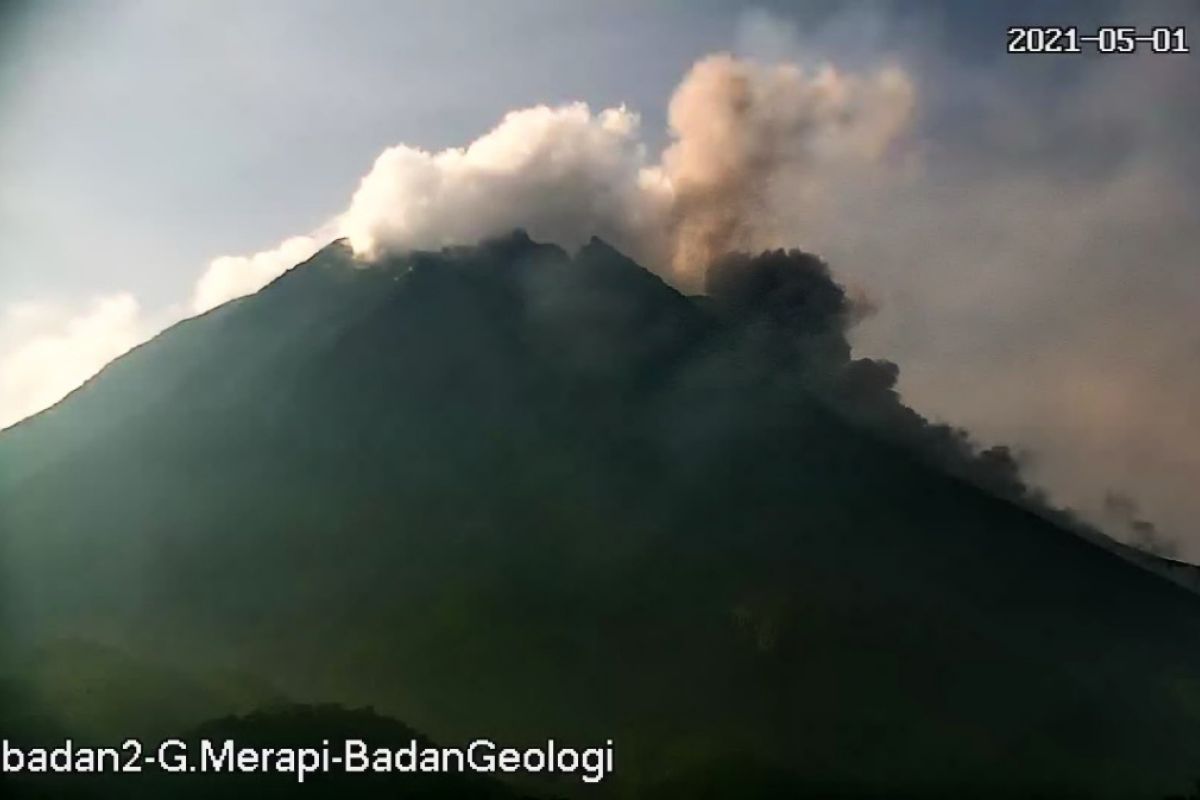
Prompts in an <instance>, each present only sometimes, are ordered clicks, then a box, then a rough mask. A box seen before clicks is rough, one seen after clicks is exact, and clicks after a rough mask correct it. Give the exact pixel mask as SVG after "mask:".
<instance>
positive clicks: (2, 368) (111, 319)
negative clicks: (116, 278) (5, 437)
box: [0, 294, 154, 429]
mask: <svg viewBox="0 0 1200 800" xmlns="http://www.w3.org/2000/svg"><path fill="white" fill-rule="evenodd" d="M153 332H154V331H152V330H149V329H147V327H146V324H145V322H144V320H143V317H142V313H141V308H140V307H139V305H138V301H137V300H136V299H135V298H134V297H133V295H131V294H118V295H112V296H108V297H99V298H96V299H94V300H92V301H91V302H90V303H88V304H87V305H85V306H83V307H70V306H62V305H55V304H44V303H20V304H17V305H14V306H10V307H9V308H8V309H7V310H6V311H5V312H4V313H3V315H0V429H3V428H6V427H9V426H10V425H12V424H14V423H16V422H18V421H20V420H21V419H23V418H25V417H27V416H29V415H30V414H33V413H36V412H38V411H41V410H42V409H44V408H47V407H49V406H51V405H53V404H54V403H57V402H58V401H59V400H61V399H62V398H63V397H64V396H66V395H67V394H68V393H69V392H71V391H72V390H73V389H75V388H76V387H78V386H79V385H80V384H82V383H83V382H84V381H86V380H87V379H88V378H90V377H92V376H93V375H95V374H96V373H97V372H99V371H100V369H101V368H102V367H103V366H104V365H105V364H107V363H108V362H109V361H112V360H113V359H114V358H117V357H118V356H120V355H122V354H124V353H125V352H127V351H128V350H129V349H130V348H132V347H134V346H136V345H137V344H139V343H141V342H143V341H145V339H146V338H147V337H148V336H149V335H151V334H152V333H153Z"/></svg>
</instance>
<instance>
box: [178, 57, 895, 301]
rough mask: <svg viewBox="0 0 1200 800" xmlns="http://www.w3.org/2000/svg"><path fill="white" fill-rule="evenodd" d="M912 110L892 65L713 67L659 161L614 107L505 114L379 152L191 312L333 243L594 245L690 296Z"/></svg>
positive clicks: (677, 117) (713, 62) (219, 269)
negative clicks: (423, 145)
mask: <svg viewBox="0 0 1200 800" xmlns="http://www.w3.org/2000/svg"><path fill="white" fill-rule="evenodd" d="M913 102H914V90H913V84H912V82H911V80H910V79H909V78H908V77H907V75H906V74H905V73H904V72H903V71H901V70H900V69H898V68H886V69H883V70H880V71H877V72H873V73H869V74H862V75H858V74H845V73H842V72H839V71H838V70H836V69H834V68H833V67H831V66H824V67H821V68H819V69H815V70H811V71H806V70H803V69H800V68H799V67H796V66H793V65H782V66H766V65H762V64H758V63H755V62H751V61H742V60H738V59H735V58H733V57H731V56H729V55H716V56H711V57H709V58H706V59H703V60H702V61H700V62H699V63H697V64H696V65H695V66H694V67H693V68H692V70H691V71H690V72H689V74H688V75H687V76H686V77H685V78H684V80H683V82H682V83H681V84H680V86H679V88H678V89H677V90H676V92H675V94H674V97H673V98H672V99H671V104H670V112H669V122H670V131H669V134H670V144H669V146H668V147H667V148H666V150H665V152H664V153H663V154H662V156H661V158H660V159H658V160H651V159H650V157H649V155H648V153H647V148H646V146H645V145H644V144H643V143H642V141H641V139H640V138H639V137H640V120H639V117H638V115H637V114H635V113H633V112H632V111H630V110H628V109H626V108H624V107H620V108H608V109H604V110H602V111H600V112H598V113H596V112H593V111H592V110H591V109H590V108H589V107H588V106H587V105H586V104H583V103H573V104H569V105H564V106H559V107H554V108H551V107H547V106H537V107H534V108H528V109H523V110H520V111H513V112H510V113H509V114H507V115H506V116H505V117H504V119H503V120H501V122H500V123H499V124H498V125H497V126H496V127H495V128H494V129H492V130H491V131H489V132H488V133H486V134H484V135H483V136H481V137H480V138H478V139H476V140H475V141H474V142H472V143H470V144H469V145H467V146H466V147H461V148H451V149H447V150H442V151H440V152H436V153H432V152H428V151H426V150H422V149H419V148H415V147H410V146H408V145H403V144H400V145H396V146H394V147H390V148H388V149H387V150H385V151H384V152H383V153H382V154H381V155H380V156H379V157H378V158H377V159H376V160H375V163H374V165H373V166H372V168H371V170H370V171H369V172H368V173H367V175H366V176H365V177H364V178H363V179H362V182H361V184H360V185H359V187H358V190H357V191H356V192H355V193H354V196H353V198H352V199H351V201H350V205H349V207H348V208H347V209H346V210H345V211H344V212H343V213H342V214H340V215H339V216H338V217H337V218H336V219H334V220H333V221H331V222H330V223H329V225H327V226H326V227H325V228H324V229H323V231H321V232H317V233H314V234H312V235H309V236H301V237H295V238H293V239H289V240H288V241H286V242H284V243H283V244H281V245H279V246H278V247H276V248H274V249H272V250H268V251H264V252H262V253H258V254H255V255H253V256H249V257H224V258H220V259H217V260H216V261H214V262H213V263H212V264H211V265H210V268H209V270H208V272H207V273H206V274H205V275H204V277H203V278H202V279H201V281H200V284H199V285H198V287H197V289H196V293H195V297H194V299H193V308H194V310H196V311H204V310H207V309H209V308H212V307H213V306H215V305H218V304H220V303H221V302H224V301H225V300H229V299H231V298H234V297H238V296H241V295H244V294H249V293H250V292H253V291H256V290H257V289H259V288H261V287H262V286H264V285H265V284H266V283H268V282H270V281H271V280H272V279H274V278H275V277H277V276H278V275H280V274H282V273H283V272H284V271H285V270H286V269H288V268H289V267H291V266H292V265H293V264H295V263H297V262H298V261H300V260H302V259H303V258H304V257H306V256H307V255H309V254H311V252H312V251H313V250H315V248H316V247H318V246H320V245H321V244H324V243H325V242H326V241H328V240H330V239H333V238H337V237H339V236H344V237H346V238H348V239H349V240H350V243H351V244H352V246H353V247H354V250H355V252H356V253H357V254H359V255H360V256H362V257H364V258H365V259H367V260H369V259H371V258H374V257H377V256H378V255H380V254H381V253H383V252H390V251H403V250H410V249H436V248H438V247H443V246H448V245H455V244H472V243H474V242H477V241H479V240H480V239H483V238H487V237H489V236H497V235H500V234H503V233H506V232H507V231H510V230H512V229H513V228H517V227H521V228H524V229H525V230H527V231H528V232H529V234H530V236H532V237H533V238H535V239H538V240H542V241H548V242H554V243H556V244H560V245H562V246H564V247H567V248H571V249H573V248H577V247H579V246H580V245H582V244H583V243H584V242H586V241H587V240H588V239H589V238H590V237H592V236H600V237H601V238H603V239H606V240H608V241H611V242H612V243H613V244H615V245H617V246H618V247H620V248H621V249H623V250H625V251H626V252H628V253H630V254H631V255H633V256H634V257H635V258H637V259H638V260H639V261H640V262H642V263H645V264H647V265H648V266H650V267H652V268H654V269H656V270H658V271H660V272H661V273H663V274H664V275H666V276H668V277H670V278H672V279H673V280H674V281H675V282H676V283H677V284H678V285H680V286H681V287H683V288H686V289H689V290H698V289H700V288H701V282H702V278H703V274H704V269H705V267H706V266H707V264H708V263H709V262H710V261H712V260H713V258H715V257H716V256H719V255H721V254H723V253H725V252H728V251H730V250H731V249H734V248H743V249H759V248H763V247H769V246H777V245H780V244H783V243H787V242H790V240H791V239H792V237H793V236H794V232H795V225H794V216H795V211H796V209H797V207H798V204H799V205H802V204H803V201H804V200H805V199H806V198H807V199H811V198H813V197H814V196H817V195H820V194H821V193H822V192H823V191H825V188H826V184H827V183H828V182H829V181H833V180H841V179H844V178H845V176H846V174H847V171H850V170H854V169H856V168H859V167H863V166H867V165H870V164H872V163H874V162H876V161H877V160H878V159H880V158H882V157H884V156H885V155H886V154H887V152H888V150H889V148H890V147H891V146H892V145H893V144H894V143H895V142H897V141H898V139H899V138H900V137H901V136H902V134H903V133H904V131H905V129H906V125H907V123H908V121H909V119H910V116H911V111H912V107H913ZM785 209H786V212H787V213H786V214H784V213H783V211H784V210H785ZM785 221H786V225H785V224H783V223H784V222H785Z"/></svg>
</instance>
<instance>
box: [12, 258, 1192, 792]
mask: <svg viewBox="0 0 1200 800" xmlns="http://www.w3.org/2000/svg"><path fill="white" fill-rule="evenodd" d="M349 258H350V255H349V254H348V253H347V252H346V251H345V248H344V247H339V248H337V249H328V248H327V249H326V250H323V251H321V252H320V253H318V254H317V255H316V256H314V258H313V259H310V260H309V261H307V262H305V263H304V264H302V265H300V266H298V267H297V268H295V269H293V270H292V271H290V272H289V273H286V274H285V275H284V276H282V277H281V278H280V279H278V280H277V281H276V282H274V283H273V284H271V285H270V286H269V287H267V288H266V289H265V290H263V291H262V292H260V293H259V294H258V295H255V296H253V297H249V298H245V299H243V300H240V301H235V302H234V303H232V304H229V305H227V306H223V307H221V308H218V309H216V310H214V311H212V312H210V313H209V314H206V315H204V316H202V317H199V318H197V319H194V320H189V321H187V322H185V323H181V325H179V326H176V327H175V328H173V329H171V331H170V332H168V334H164V336H162V337H159V338H158V339H156V340H155V341H154V342H151V343H149V344H147V345H145V346H144V347H143V348H140V349H139V350H138V351H136V353H137V355H135V356H134V357H133V358H132V359H128V360H123V361H122V362H119V363H118V364H117V365H114V368H112V369H110V370H106V371H105V372H104V373H102V375H101V376H98V378H97V379H95V381H93V382H91V383H90V384H89V386H87V387H85V389H84V390H81V391H80V392H78V393H76V394H75V395H72V397H70V398H68V399H67V400H66V401H64V402H63V403H62V404H60V405H59V406H57V407H56V408H55V409H54V410H52V411H51V412H49V413H48V414H47V415H43V416H40V417H39V418H37V419H35V420H33V421H30V423H29V424H27V425H26V424H22V425H21V426H18V427H17V428H15V429H10V431H8V432H5V433H4V434H3V435H2V436H0V525H3V526H4V529H5V530H4V531H3V533H4V534H5V536H4V540H3V541H4V542H5V546H6V559H5V560H6V561H7V562H8V564H9V565H10V567H9V569H10V574H9V575H8V576H7V577H8V578H10V580H8V581H6V584H7V586H8V587H9V588H8V590H7V593H6V596H5V597H4V599H5V606H6V607H8V608H10V609H16V610H18V611H19V612H20V613H19V614H17V615H15V616H17V617H18V618H19V619H20V620H23V621H24V626H23V628H24V629H23V630H17V628H18V626H17V625H16V624H15V622H14V623H13V624H11V625H10V627H11V628H12V629H13V631H14V635H13V636H11V637H10V638H11V640H12V642H13V644H14V646H26V645H27V644H28V642H29V640H31V639H36V638H38V637H41V636H45V635H48V633H50V632H53V633H55V634H57V635H60V636H70V635H85V636H87V637H90V638H93V639H96V640H98V641H102V642H104V643H105V644H106V645H109V646H113V647H117V648H121V649H125V650H128V651H129V652H131V653H134V654H138V653H144V652H164V653H171V654H172V655H173V657H174V658H176V659H178V660H181V661H183V662H186V663H187V664H188V665H189V666H190V667H191V668H193V669H194V670H199V671H205V670H210V669H218V668H224V667H225V666H227V665H229V664H230V663H234V664H236V665H237V666H238V667H239V669H240V670H241V671H244V672H248V673H251V674H253V673H258V674H260V675H263V676H266V677H267V678H269V679H270V683H271V684H272V685H278V686H279V687H280V689H281V690H282V691H283V692H284V694H286V695H287V696H289V697H294V698H297V699H298V700H301V701H312V700H334V701H338V702H346V703H350V704H362V703H371V704H376V705H378V706H380V707H382V708H384V709H386V710H387V711H388V713H390V714H393V715H394V716H396V717H397V718H399V719H404V720H405V721H406V722H408V723H411V724H413V726H414V727H416V728H417V729H419V730H422V731H429V732H430V734H431V735H432V736H434V737H435V738H437V739H440V740H454V739H456V738H459V737H460V736H462V735H470V734H472V733H479V726H483V727H485V728H487V732H489V733H491V732H492V731H496V732H497V735H498V734H499V733H504V734H505V735H508V736H511V737H513V738H514V739H518V740H519V739H521V738H522V737H532V736H537V735H541V734H544V733H545V732H546V731H553V732H555V733H556V735H562V736H568V735H572V734H574V735H578V736H580V737H584V736H591V735H598V734H601V733H603V734H604V735H605V736H609V735H617V736H618V738H619V740H620V741H621V742H624V743H625V745H624V747H625V748H626V750H625V752H627V753H628V754H629V755H628V756H627V759H628V760H627V761H626V763H627V764H629V765H630V766H629V767H628V769H629V777H627V778H626V779H625V780H627V781H629V782H630V784H631V785H642V784H643V783H646V784H647V785H649V784H654V783H656V782H658V781H660V780H661V779H662V778H663V777H664V775H665V774H667V773H670V772H672V771H675V772H680V771H682V772H689V771H692V770H703V769H705V768H706V767H705V765H706V764H709V765H711V764H716V763H720V762H723V761H724V760H726V759H729V758H735V759H736V758H741V757H743V756H746V757H750V758H751V760H752V761H754V762H755V763H763V764H766V765H771V764H774V765H779V764H786V765H788V767H789V769H791V768H794V769H797V770H799V771H800V773H801V774H802V775H803V776H804V777H805V779H806V780H816V781H819V782H824V783H823V785H836V786H843V787H849V788H848V790H849V789H853V788H854V787H857V789H855V790H856V791H859V790H861V791H867V790H869V789H870V787H872V786H874V787H876V788H878V787H879V786H880V785H886V786H889V787H907V788H909V789H914V790H915V789H917V788H920V787H929V786H941V787H943V788H945V787H951V786H955V787H959V788H961V787H963V786H969V787H973V788H981V787H982V788H988V789H989V790H991V789H996V787H997V786H1009V787H1010V788H1012V789H1013V790H1014V791H1016V790H1017V789H1028V788H1030V787H1043V788H1044V787H1047V786H1055V787H1060V788H1061V787H1063V786H1067V787H1075V788H1085V789H1087V790H1088V791H1094V792H1098V793H1099V794H1101V795H1103V794H1105V793H1108V794H1109V795H1112V796H1131V793H1132V794H1133V795H1142V796H1154V793H1155V792H1158V793H1159V794H1161V793H1165V791H1168V790H1172V789H1174V788H1176V787H1177V786H1180V785H1183V781H1185V780H1186V779H1190V778H1191V777H1193V775H1192V770H1193V768H1192V766H1191V765H1192V763H1193V759H1194V758H1196V757H1198V756H1200V752H1197V750H1196V748H1195V747H1193V746H1192V745H1190V744H1189V743H1188V739H1189V738H1191V737H1189V736H1188V734H1187V732H1188V731H1194V730H1195V729H1196V728H1197V727H1200V703H1196V702H1195V699H1196V698H1200V680H1198V679H1197V677H1196V675H1195V674H1194V673H1193V672H1192V671H1191V670H1190V669H1189V668H1188V665H1189V664H1192V663H1196V657H1197V645H1196V644H1194V643H1193V641H1192V639H1191V637H1189V635H1188V633H1189V631H1190V630H1192V627H1193V626H1192V625H1191V623H1190V622H1189V621H1190V620H1195V619H1197V614H1198V613H1200V600H1198V599H1197V598H1195V597H1194V596H1193V595H1192V594H1189V593H1187V592H1185V591H1183V590H1182V589H1180V588H1178V587H1175V586H1171V585H1169V584H1167V583H1166V582H1165V581H1162V580H1161V579H1160V578H1159V577H1157V576H1155V575H1152V574H1149V573H1148V572H1146V571H1144V570H1141V569H1136V568H1135V567H1134V566H1133V565H1131V564H1128V563H1125V561H1123V560H1122V559H1121V558H1120V557H1119V556H1118V555H1117V554H1114V553H1112V552H1106V551H1105V550H1103V549H1102V548H1100V547H1097V546H1096V545H1095V544H1093V543H1090V542H1088V541H1086V540H1084V539H1083V538H1081V537H1080V536H1078V535H1077V533H1076V532H1074V531H1071V530H1069V529H1065V528H1063V527H1061V526H1059V525H1055V524H1053V522H1052V521H1048V520H1046V519H1043V518H1041V517H1040V516H1039V515H1038V514H1037V513H1035V511H1034V510H1032V509H1030V508H1029V507H1020V506H1019V505H1015V504H1014V503H1013V502H1011V500H1009V499H1005V498H1003V497H997V496H995V493H989V492H987V491H985V490H984V489H982V488H980V487H979V482H973V481H971V480H969V478H970V474H968V475H965V476H964V475H953V474H947V473H946V472H945V471H944V470H940V469H937V468H935V466H933V465H932V464H931V460H932V461H934V462H936V459H937V458H939V457H943V458H946V459H948V463H951V464H953V463H957V462H955V461H954V459H962V458H964V456H963V452H964V451H960V450H959V449H958V448H960V447H962V446H963V444H962V442H961V440H960V439H958V438H956V434H954V433H953V432H952V431H951V432H947V431H946V430H943V429H938V428H936V427H935V426H928V423H924V421H923V420H920V418H919V417H917V418H916V419H914V418H913V416H912V415H913V412H911V411H908V410H906V409H903V407H902V406H898V405H897V404H898V399H897V398H896V397H895V394H894V391H893V390H892V388H891V387H892V385H893V384H894V380H895V376H894V368H891V367H890V366H889V365H886V364H885V363H881V362H868V361H863V360H857V361H855V360H852V359H851V357H850V352H849V347H848V344H847V343H846V341H845V335H844V334H845V328H846V325H847V324H849V320H850V319H851V317H852V316H853V314H852V308H851V304H850V302H849V301H848V300H847V298H846V297H845V294H844V292H842V291H841V289H840V287H837V286H836V284H835V283H834V282H833V281H832V279H831V278H830V276H829V273H828V270H827V268H826V267H825V266H824V264H823V263H822V262H820V260H819V259H816V258H815V257H812V256H809V255H806V254H802V253H796V252H783V251H778V252H775V253H767V254H762V255H759V256H754V257H751V256H735V257H731V259H730V260H728V261H727V262H723V264H722V265H721V266H720V267H718V277H719V279H717V280H715V281H714V283H713V284H712V285H711V286H710V290H711V291H710V294H709V297H708V298H707V299H705V300H704V301H703V302H698V301H696V300H695V299H693V298H687V297H684V296H683V295H681V294H679V293H678V292H676V291H675V290H674V289H671V288H670V287H669V286H667V285H666V284H665V283H663V282H662V281H661V279H659V278H657V277H656V276H654V275H652V274H651V273H649V272H647V271H645V270H643V269H642V268H640V267H638V266H637V265H636V264H635V263H634V262H632V261H629V260H628V259H626V258H625V257H624V256H621V255H620V254H619V253H617V252H616V251H615V250H612V249H611V248H609V247H608V246H607V245H605V244H604V243H603V242H600V241H599V240H595V241H593V242H590V243H589V244H588V245H587V246H585V247H584V248H583V249H581V251H580V252H579V253H577V254H576V255H575V256H574V257H572V256H569V255H568V254H566V252H565V251H563V250H562V249H561V248H557V247H554V246H548V245H539V244H536V243H534V242H532V241H531V240H529V238H528V237H527V236H524V235H522V234H514V235H513V236H511V237H506V238H504V239H501V240H498V241H496V242H490V243H485V244H484V245H481V246H479V247H471V248H450V249H446V250H443V251H442V252H440V253H414V254H408V255H404V256H398V257H390V258H386V259H382V260H381V261H380V263H377V264H375V265H372V266H363V267H358V266H355V265H354V264H353V263H351V262H350V261H348V259H349ZM721 270H723V271H724V272H723V273H721V272H720V271H721ZM131 355H133V354H131ZM855 365H857V366H855ZM142 390H145V395H142V394H140V392H141V391H142ZM918 420H920V422H919V423H918ZM47 421H54V424H53V425H48V424H47ZM105 425H109V426H111V427H108V428H107V431H106V432H102V433H99V434H97V436H96V438H93V439H90V440H82V439H77V438H75V437H74V434H73V431H77V430H81V429H93V428H95V427H97V426H99V427H103V426H105ZM888 425H892V426H893V427H892V428H888V427H887V426H888ZM14 431H21V435H20V436H17V437H14V436H12V435H11V434H12V433H13V432H14ZM39 438H41V441H38V440H39ZM914 443H916V444H915V445H914ZM921 448H925V449H924V450H922V449H921ZM939 448H940V449H939ZM27 453H34V454H37V455H38V456H39V457H40V458H41V464H40V466H38V467H37V468H36V469H33V470H32V471H30V472H29V473H28V474H26V475H24V476H22V477H21V479H20V485H19V486H17V485H16V484H14V483H13V482H12V481H11V480H8V481H6V479H5V478H4V477H3V476H4V475H10V476H11V475H13V474H16V471H17V469H19V468H20V464H18V463H17V462H18V460H19V459H21V458H23V457H25V454H27ZM995 458H996V459H998V460H995V461H993V462H984V464H983V465H982V467H981V469H985V471H984V472H981V473H978V475H979V476H982V478H983V479H984V480H983V481H982V482H983V483H985V484H986V483H987V480H991V479H993V478H994V479H995V481H996V483H995V485H997V486H1000V487H1001V488H1002V490H1005V489H1003V487H1005V486H1008V485H1009V484H1008V483H1006V481H1010V480H1011V479H1012V477H1013V474H1012V472H1011V469H1012V465H1011V464H1010V463H1009V462H1007V461H1005V460H1004V458H1003V453H1000V454H998V455H997V456H996V457H995ZM10 614H11V612H10ZM1114 642H1116V643H1119V644H1120V646H1118V647H1116V648H1115V649H1114ZM515 662H519V664H517V663H515ZM480 665H486V669H482V670H481V668H480ZM507 698H518V700H517V701H516V702H517V703H518V704H519V705H520V708H518V707H516V706H514V705H513V701H512V700H510V699H507ZM222 711H224V710H223V709H214V712H222ZM215 715H216V713H214V716H215ZM814 730H818V731H820V732H821V735H820V736H815V737H814V735H813V733H812V732H813V731H814ZM1048 730H1054V731H1059V732H1058V733H1047V732H1046V731H1048ZM606 731H607V732H606ZM614 731H615V732H616V733H615V734H614ZM1039 731H1040V732H1039ZM559 732H561V733H559ZM1106 758H1107V759H1109V760H1110V761H1112V762H1113V763H1111V764H1109V765H1107V766H1097V764H1098V763H1100V762H1101V761H1103V760H1104V759H1106ZM1113 759H1115V760H1113ZM664 770H665V772H664ZM1014 787H1015V788H1014ZM947 791H949V789H947Z"/></svg>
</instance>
